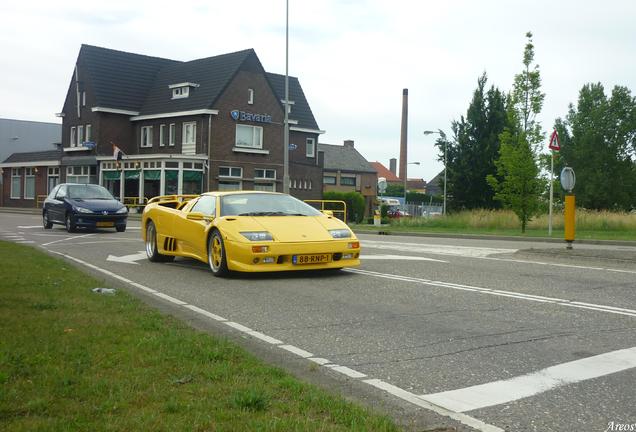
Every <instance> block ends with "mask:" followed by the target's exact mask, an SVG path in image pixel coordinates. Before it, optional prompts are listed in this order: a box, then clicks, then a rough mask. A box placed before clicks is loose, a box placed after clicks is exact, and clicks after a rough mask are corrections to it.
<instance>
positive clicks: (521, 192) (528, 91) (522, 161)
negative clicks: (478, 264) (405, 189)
mask: <svg viewBox="0 0 636 432" xmlns="http://www.w3.org/2000/svg"><path fill="white" fill-rule="evenodd" d="M526 38H527V39H528V41H527V43H526V46H525V48H524V51H523V65H524V69H523V71H522V72H521V73H520V74H517V75H515V79H514V83H513V89H512V92H511V93H510V95H509V96H508V103H507V108H508V110H507V111H508V113H507V117H508V121H507V123H508V124H507V126H506V127H505V129H504V131H503V132H502V133H501V135H499V140H500V149H499V159H498V160H497V161H496V162H495V165H496V167H497V175H498V177H495V176H494V175H489V176H488V179H487V181H488V184H490V186H491V187H492V189H493V191H494V192H495V199H497V200H499V201H500V202H501V203H502V204H503V205H504V207H506V208H509V209H511V210H512V211H513V212H514V213H515V214H516V215H517V217H518V218H519V221H520V223H521V232H525V231H526V226H527V224H528V222H529V221H530V220H531V219H532V218H533V217H534V216H535V215H537V214H538V213H539V209H540V205H539V204H540V201H539V197H540V194H541V191H542V190H543V188H544V183H545V182H544V181H543V180H542V179H541V178H540V177H539V168H538V167H537V160H536V159H537V156H536V151H537V149H538V148H539V145H540V144H541V142H542V140H543V134H542V132H541V124H540V123H539V122H538V121H537V119H536V118H537V115H538V114H539V113H540V112H541V108H542V106H543V99H544V98H545V94H544V93H541V75H540V73H539V66H538V65H536V64H534V65H533V62H534V45H533V43H532V33H530V32H528V33H526Z"/></svg>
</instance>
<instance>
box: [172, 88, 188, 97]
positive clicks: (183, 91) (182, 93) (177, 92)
mask: <svg viewBox="0 0 636 432" xmlns="http://www.w3.org/2000/svg"><path fill="white" fill-rule="evenodd" d="M189 96H190V87H189V86H183V87H175V88H173V89H172V99H185V98H187V97H189Z"/></svg>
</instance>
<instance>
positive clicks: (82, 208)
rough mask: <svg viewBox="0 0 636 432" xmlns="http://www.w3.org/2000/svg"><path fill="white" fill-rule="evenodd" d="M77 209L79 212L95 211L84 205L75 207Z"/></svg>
mask: <svg viewBox="0 0 636 432" xmlns="http://www.w3.org/2000/svg"><path fill="white" fill-rule="evenodd" d="M75 211H76V212H78V213H93V210H89V209H87V208H84V207H75Z"/></svg>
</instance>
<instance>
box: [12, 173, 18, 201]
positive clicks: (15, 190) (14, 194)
mask: <svg viewBox="0 0 636 432" xmlns="http://www.w3.org/2000/svg"><path fill="white" fill-rule="evenodd" d="M11 198H12V199H20V168H11Z"/></svg>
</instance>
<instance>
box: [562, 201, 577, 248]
mask: <svg viewBox="0 0 636 432" xmlns="http://www.w3.org/2000/svg"><path fill="white" fill-rule="evenodd" d="M574 202H575V200H574V195H566V196H565V214H564V225H565V227H564V228H565V235H564V237H565V241H566V242H567V243H568V245H567V248H568V249H572V242H573V241H574V235H575V231H576V230H575V226H574V215H575V205H574Z"/></svg>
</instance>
